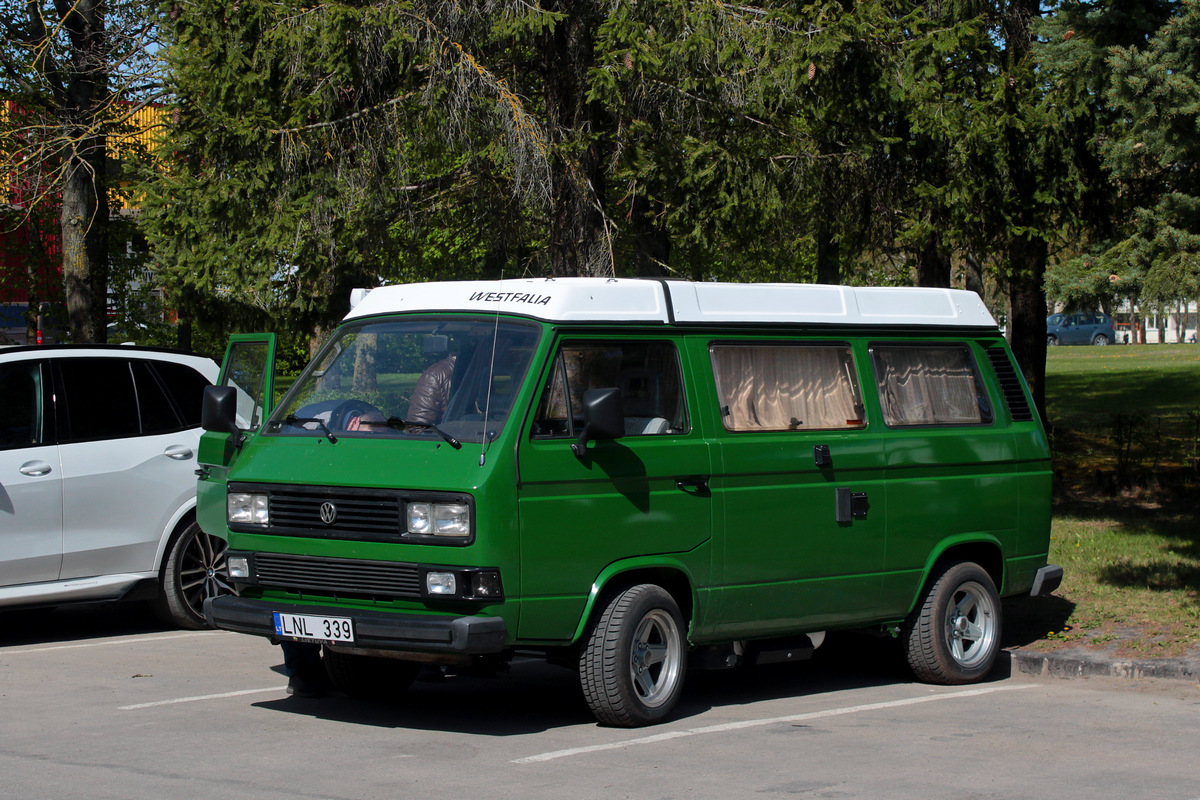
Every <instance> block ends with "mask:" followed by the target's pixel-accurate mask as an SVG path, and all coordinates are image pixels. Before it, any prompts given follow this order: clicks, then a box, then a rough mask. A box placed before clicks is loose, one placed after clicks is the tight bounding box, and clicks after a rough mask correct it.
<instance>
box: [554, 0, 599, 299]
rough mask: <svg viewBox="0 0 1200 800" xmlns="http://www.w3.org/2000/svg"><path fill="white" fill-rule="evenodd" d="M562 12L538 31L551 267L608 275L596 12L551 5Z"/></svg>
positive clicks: (578, 5)
mask: <svg viewBox="0 0 1200 800" xmlns="http://www.w3.org/2000/svg"><path fill="white" fill-rule="evenodd" d="M551 8H552V10H555V11H563V12H565V14H566V16H564V17H563V19H562V20H561V21H560V22H559V23H558V24H557V25H556V26H555V27H554V30H553V31H551V32H549V33H548V34H546V36H545V37H544V39H543V52H544V55H545V62H546V66H545V75H546V83H545V99H546V117H547V119H548V121H549V130H550V144H551V146H552V147H553V148H554V149H555V156H554V159H553V163H552V170H553V172H552V175H551V178H550V180H551V187H550V209H549V213H550V225H549V227H550V231H549V235H550V241H549V244H548V246H547V253H548V255H549V258H550V273H551V274H552V275H613V274H614V273H615V268H614V263H613V253H612V247H611V243H610V240H609V232H608V230H607V226H606V224H605V219H604V212H603V210H602V209H603V207H604V189H605V187H604V172H603V158H602V153H601V145H600V143H599V139H598V138H597V137H596V135H595V134H596V132H597V131H602V130H605V127H604V125H603V123H602V121H601V119H600V117H601V115H602V111H601V109H600V107H599V106H598V105H597V104H595V103H589V102H588V101H587V91H588V76H587V74H588V70H589V69H590V68H591V67H592V62H593V60H594V57H595V56H594V44H595V43H594V31H595V26H596V24H597V12H596V9H595V6H594V4H593V3H592V2H590V0H585V1H584V2H579V1H578V0H577V1H576V2H568V1H566V0H564V2H561V3H554V4H552V5H551Z"/></svg>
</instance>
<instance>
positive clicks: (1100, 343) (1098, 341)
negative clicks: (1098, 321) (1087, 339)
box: [1092, 333, 1108, 347]
mask: <svg viewBox="0 0 1200 800" xmlns="http://www.w3.org/2000/svg"><path fill="white" fill-rule="evenodd" d="M1092 344H1094V345H1096V346H1097V347H1104V346H1105V345H1106V344H1108V337H1107V336H1105V335H1104V334H1103V333H1097V334H1096V338H1094V339H1092Z"/></svg>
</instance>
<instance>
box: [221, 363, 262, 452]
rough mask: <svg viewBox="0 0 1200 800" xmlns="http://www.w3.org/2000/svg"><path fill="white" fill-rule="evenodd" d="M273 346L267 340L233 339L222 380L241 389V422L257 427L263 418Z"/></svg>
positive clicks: (246, 426) (223, 382)
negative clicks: (239, 340)
mask: <svg viewBox="0 0 1200 800" xmlns="http://www.w3.org/2000/svg"><path fill="white" fill-rule="evenodd" d="M270 356H271V351H270V347H269V346H268V345H266V344H264V343H263V342H258V341H247V342H237V341H234V342H231V343H230V345H229V352H228V353H227V354H226V356H225V371H224V373H223V376H222V379H221V383H222V385H224V386H232V387H234V388H235V389H237V425H238V427H239V428H241V429H242V430H256V429H257V428H258V426H259V425H261V424H262V421H263V412H264V402H263V401H264V399H265V398H264V394H265V391H266V383H267V364H268V362H269V360H270Z"/></svg>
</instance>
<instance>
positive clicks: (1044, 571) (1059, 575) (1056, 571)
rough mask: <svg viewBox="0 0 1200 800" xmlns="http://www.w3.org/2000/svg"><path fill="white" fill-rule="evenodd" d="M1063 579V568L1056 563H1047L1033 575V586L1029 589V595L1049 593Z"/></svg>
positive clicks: (1035, 595)
mask: <svg viewBox="0 0 1200 800" xmlns="http://www.w3.org/2000/svg"><path fill="white" fill-rule="evenodd" d="M1062 579H1063V568H1062V567H1060V566H1059V565H1058V564H1047V565H1046V566H1044V567H1042V568H1041V569H1039V570H1038V571H1037V574H1036V575H1034V576H1033V588H1032V589H1030V590H1029V594H1030V596H1031V597H1037V596H1038V595H1043V594H1050V593H1051V592H1053V591H1054V590H1055V589H1057V588H1058V587H1059V584H1061V583H1062Z"/></svg>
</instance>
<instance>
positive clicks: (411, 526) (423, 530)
mask: <svg viewBox="0 0 1200 800" xmlns="http://www.w3.org/2000/svg"><path fill="white" fill-rule="evenodd" d="M406 530H407V531H408V532H409V533H410V534H412V535H414V536H455V537H461V538H465V537H467V536H470V535H471V507H470V506H469V505H467V504H466V503H433V502H418V503H409V504H408V522H407V526H406Z"/></svg>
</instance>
